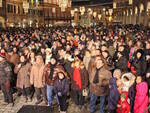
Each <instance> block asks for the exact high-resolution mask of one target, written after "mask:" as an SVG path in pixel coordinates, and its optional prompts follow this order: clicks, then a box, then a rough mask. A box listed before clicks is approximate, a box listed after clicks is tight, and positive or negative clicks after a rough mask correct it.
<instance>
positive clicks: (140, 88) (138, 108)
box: [134, 82, 149, 113]
mask: <svg viewBox="0 0 150 113" xmlns="http://www.w3.org/2000/svg"><path fill="white" fill-rule="evenodd" d="M134 103H135V104H134V113H144V111H145V110H146V108H147V107H148V103H149V99H148V85H147V83H146V82H142V83H140V84H137V85H136V96H135V101H134ZM146 113H148V111H147V112H146Z"/></svg>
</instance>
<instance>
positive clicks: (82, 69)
mask: <svg viewBox="0 0 150 113" xmlns="http://www.w3.org/2000/svg"><path fill="white" fill-rule="evenodd" d="M72 71H73V72H74V69H73V68H72ZM73 72H72V76H71V88H72V89H75V90H79V86H78V85H77V84H76V82H75V81H74V79H73ZM80 76H81V83H82V88H81V90H83V89H86V88H87V86H88V79H89V78H88V73H87V70H86V69H85V67H84V66H81V67H80Z"/></svg>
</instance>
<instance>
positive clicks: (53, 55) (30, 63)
mask: <svg viewBox="0 0 150 113" xmlns="http://www.w3.org/2000/svg"><path fill="white" fill-rule="evenodd" d="M149 36H150V32H149V29H146V28H145V27H141V26H133V25H122V26H108V27H105V26H102V25H101V26H100V25H97V26H94V27H87V28H85V27H81V26H77V27H74V28H73V27H71V26H66V27H51V28H42V27H41V28H35V29H33V28H27V29H23V28H8V29H5V30H1V32H0V88H1V90H2V92H3V95H4V103H3V104H9V105H10V106H12V107H13V105H14V99H13V93H17V94H18V96H21V98H22V99H23V100H24V102H31V101H32V99H33V98H34V94H35V97H36V99H37V101H36V103H35V104H36V105H38V104H40V103H41V102H44V104H45V105H47V106H50V107H52V106H53V104H52V103H53V99H56V101H57V104H58V106H59V107H58V109H59V111H60V113H66V112H67V108H68V106H67V105H68V104H67V103H68V102H70V101H68V100H71V101H73V102H74V104H75V106H76V107H77V109H79V110H82V109H84V108H87V107H88V105H89V109H90V111H89V112H90V113H94V112H95V107H96V106H97V105H99V104H98V103H99V102H100V107H99V109H100V110H99V113H106V111H105V110H106V106H107V110H108V111H109V113H148V112H149V111H148V105H149V93H150V92H149V87H150V38H149Z"/></svg>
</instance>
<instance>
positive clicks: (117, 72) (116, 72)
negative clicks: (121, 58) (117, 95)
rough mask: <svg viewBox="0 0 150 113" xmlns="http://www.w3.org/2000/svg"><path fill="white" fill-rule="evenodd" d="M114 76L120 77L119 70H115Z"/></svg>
mask: <svg viewBox="0 0 150 113" xmlns="http://www.w3.org/2000/svg"><path fill="white" fill-rule="evenodd" d="M114 77H115V78H117V79H120V72H119V71H115V74H114Z"/></svg>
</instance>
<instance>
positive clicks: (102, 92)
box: [89, 56, 112, 113]
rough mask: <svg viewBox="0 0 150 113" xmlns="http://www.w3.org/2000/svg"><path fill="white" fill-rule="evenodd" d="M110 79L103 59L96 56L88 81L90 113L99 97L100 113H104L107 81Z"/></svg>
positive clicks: (92, 111)
mask: <svg viewBox="0 0 150 113" xmlns="http://www.w3.org/2000/svg"><path fill="white" fill-rule="evenodd" d="M111 77H112V74H111V72H110V71H109V70H108V67H107V65H106V64H104V61H103V59H102V58H101V57H100V56H97V60H96V61H95V65H94V66H93V67H92V70H91V73H89V81H90V93H91V94H90V96H91V99H90V112H91V113H94V112H95V105H96V101H97V99H98V97H100V102H101V103H100V113H104V112H105V111H104V109H105V101H106V96H108V93H109V80H110V78H111Z"/></svg>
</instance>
